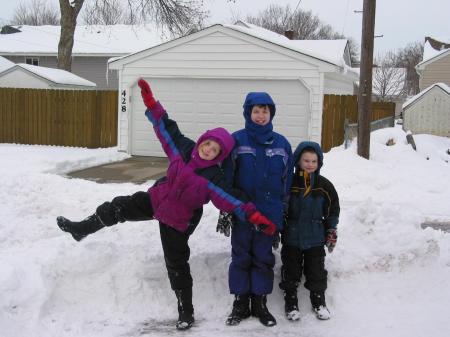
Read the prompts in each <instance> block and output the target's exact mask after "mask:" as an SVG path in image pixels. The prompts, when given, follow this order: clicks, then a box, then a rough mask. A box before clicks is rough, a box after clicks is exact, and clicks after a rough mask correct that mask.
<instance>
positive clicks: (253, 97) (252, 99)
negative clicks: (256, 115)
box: [244, 92, 276, 121]
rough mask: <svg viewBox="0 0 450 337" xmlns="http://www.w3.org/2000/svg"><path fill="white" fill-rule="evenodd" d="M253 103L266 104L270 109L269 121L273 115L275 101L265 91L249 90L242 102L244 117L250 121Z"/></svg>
mask: <svg viewBox="0 0 450 337" xmlns="http://www.w3.org/2000/svg"><path fill="white" fill-rule="evenodd" d="M254 105H268V106H269V109H270V121H272V119H273V117H274V116H275V111H276V108H275V103H274V102H273V100H272V97H270V95H269V94H268V93H267V92H249V93H248V94H247V97H245V102H244V118H245V120H246V121H251V118H250V115H251V113H252V107H253V106H254Z"/></svg>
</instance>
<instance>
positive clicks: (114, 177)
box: [67, 156, 168, 184]
mask: <svg viewBox="0 0 450 337" xmlns="http://www.w3.org/2000/svg"><path fill="white" fill-rule="evenodd" d="M167 166H168V160H167V158H160V157H140V156H133V157H131V158H128V159H125V160H123V161H119V162H115V163H109V164H105V165H100V166H95V167H90V168H88V169H84V170H80V171H74V172H71V173H68V174H67V176H69V177H73V178H81V179H87V180H92V181H96V182H98V183H135V184H142V183H144V182H146V181H148V180H155V179H158V178H160V177H162V176H164V175H165V173H166V170H167Z"/></svg>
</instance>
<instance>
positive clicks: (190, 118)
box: [129, 78, 310, 156]
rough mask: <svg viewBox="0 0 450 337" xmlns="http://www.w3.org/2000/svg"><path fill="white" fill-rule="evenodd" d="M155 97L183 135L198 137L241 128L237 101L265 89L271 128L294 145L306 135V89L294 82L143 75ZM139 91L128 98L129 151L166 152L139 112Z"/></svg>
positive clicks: (133, 153)
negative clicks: (219, 129) (271, 115)
mask: <svg viewBox="0 0 450 337" xmlns="http://www.w3.org/2000/svg"><path fill="white" fill-rule="evenodd" d="M147 80H148V81H149V83H150V84H151V86H152V90H153V92H154V95H155V97H157V99H159V100H160V102H161V103H162V104H163V106H164V107H165V108H166V110H167V112H168V114H169V116H170V117H171V118H172V119H175V120H176V121H177V122H178V125H179V127H180V130H181V132H182V133H184V134H185V135H186V136H187V137H189V138H191V139H193V140H197V138H198V137H199V136H200V135H201V134H202V133H203V132H205V131H206V130H208V129H211V128H214V127H218V126H221V127H224V128H226V129H227V130H229V131H230V132H233V131H236V130H239V129H241V128H243V127H244V117H243V116H242V111H243V108H242V104H243V102H244V99H245V96H246V95H247V93H248V92H250V91H266V92H268V93H269V94H270V95H271V96H272V98H273V99H274V101H275V104H276V106H277V112H276V115H275V118H274V121H273V124H274V130H275V131H277V132H279V133H281V134H283V135H284V136H286V137H287V138H288V140H289V141H290V142H291V145H292V146H293V147H294V148H295V146H297V144H298V143H299V142H300V141H301V140H305V139H307V138H308V121H309V113H310V112H309V106H310V105H309V92H308V90H307V89H306V88H305V87H304V86H303V85H302V84H301V82H299V81H295V80H283V81H281V80H236V79H233V80H224V79H191V78H178V79H174V78H147ZM144 111H145V107H144V104H143V103H142V99H141V94H140V90H139V88H138V87H137V86H135V87H134V88H133V90H132V98H131V120H130V139H129V142H130V150H131V154H132V155H138V156H165V155H164V153H163V151H162V149H161V146H160V144H159V141H158V140H157V138H156V136H155V135H154V132H153V129H152V126H151V124H150V122H149V121H148V120H147V118H146V117H145V115H144Z"/></svg>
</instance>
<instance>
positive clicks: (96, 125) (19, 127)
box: [0, 88, 118, 148]
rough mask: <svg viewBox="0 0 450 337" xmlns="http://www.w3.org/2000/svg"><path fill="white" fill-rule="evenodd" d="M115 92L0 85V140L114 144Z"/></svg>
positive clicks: (80, 144)
mask: <svg viewBox="0 0 450 337" xmlns="http://www.w3.org/2000/svg"><path fill="white" fill-rule="evenodd" d="M117 102H118V96H117V91H96V90H53V89H16V88H0V143H18V144H41V145H63V146H77V147H88V148H98V147H110V146H116V145H117Z"/></svg>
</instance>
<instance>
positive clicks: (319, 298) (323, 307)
mask: <svg viewBox="0 0 450 337" xmlns="http://www.w3.org/2000/svg"><path fill="white" fill-rule="evenodd" d="M309 297H310V299H311V305H312V307H313V310H314V312H315V313H316V317H317V318H318V319H321V320H327V319H330V317H331V314H330V310H328V308H327V304H326V302H325V293H324V292H321V293H316V292H312V291H311V292H310V294H309Z"/></svg>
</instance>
